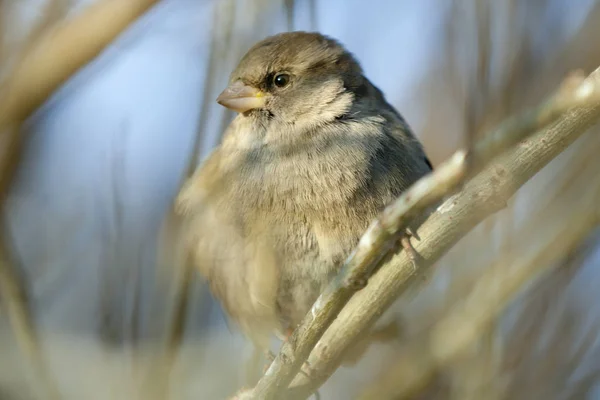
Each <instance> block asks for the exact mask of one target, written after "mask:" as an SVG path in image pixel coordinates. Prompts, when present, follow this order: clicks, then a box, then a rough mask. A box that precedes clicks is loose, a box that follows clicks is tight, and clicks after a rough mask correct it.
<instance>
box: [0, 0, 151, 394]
mask: <svg viewBox="0 0 600 400" xmlns="http://www.w3.org/2000/svg"><path fill="white" fill-rule="evenodd" d="M156 2H157V0H131V1H127V2H124V1H122V0H104V1H100V2H98V3H96V4H93V5H91V6H89V7H88V9H87V10H84V12H82V13H81V14H80V15H79V16H77V17H75V18H73V19H72V20H69V21H63V22H62V23H60V24H58V23H57V20H58V19H59V18H60V17H62V16H63V15H64V14H65V12H66V8H67V7H68V5H69V3H68V2H66V1H65V0H54V1H51V2H50V3H48V5H47V6H46V8H45V10H44V11H45V13H44V15H43V17H42V19H41V20H40V21H39V22H38V24H37V25H36V26H35V27H34V28H33V29H32V30H31V32H30V33H29V34H28V35H27V38H26V41H25V45H24V51H23V53H22V54H21V55H19V56H18V59H17V62H16V63H15V65H14V66H13V68H11V69H10V71H8V73H7V74H6V75H4V74H3V76H5V78H4V79H3V80H2V82H0V144H1V145H0V150H1V154H0V204H4V200H5V197H6V194H7V191H8V189H9V187H10V184H11V182H12V177H13V175H14V172H15V170H16V168H17V165H18V161H19V158H20V149H21V143H22V138H21V124H22V123H23V122H24V121H25V120H26V118H27V117H29V116H30V115H31V114H32V113H33V112H34V111H35V110H36V109H37V108H38V107H39V106H40V105H42V103H43V102H44V101H46V99H47V98H48V97H49V96H50V95H51V94H52V93H53V92H54V91H55V90H56V89H57V88H58V87H60V85H62V84H63V83H64V82H65V81H66V80H67V79H68V78H69V77H70V76H71V75H73V74H74V73H75V72H76V71H77V70H79V69H80V68H81V67H82V66H83V65H85V64H87V63H88V62H89V61H91V60H92V59H93V58H94V57H95V56H96V55H98V54H99V53H100V52H101V51H102V50H103V49H104V48H105V47H106V46H107V45H108V44H110V43H111V42H112V41H113V40H114V39H115V38H116V37H117V35H119V34H120V33H121V32H122V31H123V30H124V29H125V28H126V27H127V26H128V25H129V24H130V23H131V22H132V21H134V20H135V19H136V18H137V17H139V16H140V15H141V14H142V13H143V12H144V11H146V10H147V9H148V8H149V7H150V6H152V5H153V4H155V3H156ZM0 6H2V10H3V11H4V12H5V11H6V3H5V2H2V3H0ZM4 16H5V14H4V15H3V17H4ZM1 28H5V27H4V26H2V27H1ZM4 33H5V32H4ZM2 39H3V38H2V37H0V42H1V43H0V46H1V47H2V49H1V50H0V57H1V58H0V62H5V61H7V57H8V54H7V51H6V43H5V42H4V40H2ZM0 245H1V246H2V248H1V249H0V250H1V251H0V278H1V279H0V287H1V289H2V290H1V291H0V294H1V295H2V296H3V299H4V301H5V302H6V304H7V305H8V308H9V317H10V321H11V324H12V327H13V329H14V332H15V335H16V337H17V341H18V342H19V344H20V346H21V349H22V350H23V352H24V353H25V354H27V355H28V356H29V359H30V360H31V362H32V364H33V367H34V368H35V369H36V372H37V373H38V376H39V378H40V379H41V380H42V381H43V383H44V385H45V389H46V392H47V393H46V395H47V397H49V398H53V399H56V398H59V396H60V395H59V392H58V389H57V388H56V387H55V385H54V383H53V382H52V380H51V379H50V376H49V375H48V372H47V369H46V368H45V366H44V365H43V357H42V356H41V347H40V344H39V338H38V336H37V332H36V331H35V329H34V326H33V322H32V318H31V316H30V315H29V312H28V308H27V300H26V295H25V293H24V292H23V285H22V284H21V282H20V280H19V277H18V275H17V270H16V268H15V267H14V265H13V263H12V262H11V258H10V253H9V249H8V247H7V244H6V242H5V241H2V243H0Z"/></svg>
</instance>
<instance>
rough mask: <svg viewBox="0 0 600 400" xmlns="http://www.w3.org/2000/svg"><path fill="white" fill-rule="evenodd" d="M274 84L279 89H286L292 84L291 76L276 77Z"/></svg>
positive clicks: (280, 75)
mask: <svg viewBox="0 0 600 400" xmlns="http://www.w3.org/2000/svg"><path fill="white" fill-rule="evenodd" d="M273 83H274V84H275V86H277V87H278V88H282V87H285V86H287V85H288V83H290V76H289V75H288V74H279V75H275V77H274V78H273Z"/></svg>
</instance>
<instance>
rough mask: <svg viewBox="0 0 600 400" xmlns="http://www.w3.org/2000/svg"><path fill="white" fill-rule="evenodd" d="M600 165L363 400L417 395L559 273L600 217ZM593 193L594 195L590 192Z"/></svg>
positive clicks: (403, 355)
mask: <svg viewBox="0 0 600 400" xmlns="http://www.w3.org/2000/svg"><path fill="white" fill-rule="evenodd" d="M598 165H599V164H598V163H594V164H592V165H591V166H589V167H588V171H587V174H586V176H583V177H580V178H579V179H577V187H575V188H571V190H570V191H568V192H566V193H565V196H562V197H560V198H558V199H555V201H554V202H553V203H552V204H550V205H549V206H547V207H545V209H544V210H542V211H540V212H538V213H537V214H538V215H537V217H536V218H534V219H533V221H531V222H530V223H529V224H528V225H527V227H526V228H525V229H523V230H522V232H521V233H520V234H519V237H520V238H521V242H522V243H527V245H525V246H523V247H524V249H523V251H518V252H517V251H514V252H513V253H512V254H510V255H508V256H506V257H503V259H501V260H499V261H497V262H495V263H494V265H493V266H491V267H490V268H486V269H485V271H486V272H485V273H484V274H483V276H481V277H480V278H479V279H478V281H477V282H476V283H475V285H474V286H473V289H472V290H471V291H470V293H468V294H466V295H465V298H464V299H463V300H462V301H460V302H459V303H458V304H457V305H455V307H454V309H453V310H452V311H451V312H450V313H449V314H447V315H446V316H445V317H444V318H443V319H442V320H441V321H439V322H437V323H436V324H435V325H434V326H433V327H432V328H431V329H430V330H429V332H428V334H424V335H418V337H417V338H416V339H414V340H412V341H410V342H408V343H407V344H406V345H405V346H403V348H402V350H401V351H400V352H399V354H400V355H399V357H398V359H399V360H401V361H400V362H399V363H397V365H396V366H395V367H392V368H391V369H390V370H389V371H388V372H386V373H385V375H384V376H383V377H382V379H380V380H378V381H377V382H376V384H374V385H372V386H371V387H370V388H368V389H367V390H366V391H365V392H364V393H363V395H362V396H361V397H360V398H361V399H399V398H409V397H410V396H411V395H415V394H416V392H417V391H418V390H420V389H422V388H423V387H424V386H425V385H426V384H427V382H428V381H429V379H430V378H432V377H433V376H435V374H436V372H437V371H438V370H439V369H441V368H442V367H443V366H444V365H445V364H448V363H449V362H450V361H451V360H453V359H454V358H455V357H457V356H458V355H459V354H461V353H462V351H463V350H464V349H466V348H467V347H468V346H469V345H471V344H473V343H476V342H477V340H478V339H479V337H480V334H481V333H482V332H484V331H486V329H487V328H488V327H489V325H490V324H491V323H493V322H494V321H495V320H496V318H497V316H498V315H499V314H500V313H501V312H502V311H503V310H504V309H505V308H506V307H507V306H508V305H509V304H510V303H511V301H513V299H514V298H515V296H516V295H517V294H519V292H520V291H522V289H523V287H525V285H527V284H528V283H529V282H531V281H532V280H533V279H535V278H536V277H538V276H539V275H540V274H542V273H544V272H545V271H546V270H548V269H550V268H552V267H556V266H557V264H556V261H559V260H560V259H561V258H563V257H564V256H565V254H568V253H569V252H570V251H571V250H573V249H574V248H575V247H577V246H578V245H579V244H580V243H581V242H582V241H583V240H585V238H586V237H587V236H588V235H589V233H590V231H591V230H592V229H594V228H595V227H596V226H597V225H598V217H599V216H600V214H599V211H600V208H599V207H598V204H599V203H598V202H599V200H600V179H598V174H597V172H596V171H597V167H598ZM572 186H573V185H572ZM590 187H591V188H593V190H588V189H589V188H590ZM565 204H569V207H568V209H567V212H568V215H566V216H565V218H560V219H558V218H555V216H557V215H564V214H565ZM532 237H537V238H538V239H541V240H542V241H543V244H542V245H541V246H531V244H530V241H529V240H528V239H529V238H532ZM523 253H525V254H523ZM549 364H551V363H549ZM552 365H554V366H555V365H556V364H555V363H553V364H552Z"/></svg>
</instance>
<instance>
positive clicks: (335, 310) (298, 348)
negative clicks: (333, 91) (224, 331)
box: [254, 69, 600, 399]
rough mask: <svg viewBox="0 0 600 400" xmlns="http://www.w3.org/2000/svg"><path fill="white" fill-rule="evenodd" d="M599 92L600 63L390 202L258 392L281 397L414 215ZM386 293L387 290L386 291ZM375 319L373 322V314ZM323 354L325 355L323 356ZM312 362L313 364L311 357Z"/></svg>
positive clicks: (403, 274) (410, 270) (406, 275)
mask: <svg viewBox="0 0 600 400" xmlns="http://www.w3.org/2000/svg"><path fill="white" fill-rule="evenodd" d="M599 94H600V69H599V70H597V71H596V72H594V74H592V75H591V76H590V77H589V78H587V79H585V80H584V79H583V77H581V76H579V75H573V76H572V77H570V78H569V79H567V80H566V81H565V83H564V84H563V85H562V86H561V88H560V90H558V91H557V93H556V94H555V95H554V96H552V97H551V98H550V99H549V100H548V101H546V102H545V103H543V104H542V105H541V106H540V107H538V108H536V109H534V110H532V111H530V112H527V113H524V114H522V115H520V116H518V117H515V118H512V119H509V120H508V121H507V122H506V123H504V124H502V125H501V126H500V127H499V128H498V129H497V130H496V131H494V132H492V133H491V134H489V135H487V136H485V137H484V138H483V140H481V141H479V142H478V143H477V144H475V146H474V147H473V148H472V149H471V150H470V152H468V153H467V152H464V151H459V152H457V153H456V154H455V156H453V157H452V158H451V159H450V160H449V161H447V162H446V163H445V164H443V165H441V166H440V167H439V168H438V169H436V170H435V171H434V172H433V173H432V174H430V175H429V176H426V177H424V178H423V179H421V180H420V181H419V182H417V183H416V184H415V185H413V186H412V187H411V188H410V189H409V190H408V191H407V192H406V193H404V194H403V195H402V196H400V198H399V199H398V200H396V201H395V202H394V203H392V204H391V205H390V206H388V207H387V208H386V209H385V210H384V212H383V213H382V216H381V217H380V218H379V219H378V220H376V221H374V222H373V223H372V224H371V226H370V227H369V228H368V229H367V232H366V233H365V234H364V235H363V237H362V238H361V240H360V242H359V244H358V246H357V247H356V249H355V251H354V252H353V253H352V254H351V256H350V257H349V259H348V260H347V261H346V263H345V264H344V266H343V268H342V270H341V272H340V273H339V274H338V276H337V277H336V278H335V279H334V280H333V281H332V282H331V284H330V285H329V286H328V287H327V288H326V290H325V291H324V293H323V294H321V296H319V298H318V299H317V301H316V302H315V304H314V305H313V307H312V309H311V312H310V313H309V314H308V315H307V316H306V317H305V318H304V319H303V321H302V323H301V324H300V326H299V327H298V328H296V330H295V331H294V333H293V334H292V336H291V337H290V338H289V340H288V341H286V342H284V344H283V345H282V347H281V350H280V353H279V355H278V356H277V357H276V358H275V360H274V361H273V363H272V364H271V366H270V368H269V370H268V371H267V373H266V374H265V375H264V376H263V378H262V379H261V380H260V381H259V383H258V384H257V386H256V387H255V389H254V396H255V397H256V398H260V399H275V398H279V396H280V395H281V393H282V392H283V391H285V390H286V388H287V386H288V384H289V383H290V382H291V380H292V379H293V378H294V376H295V375H296V374H297V373H298V371H299V370H300V367H301V366H302V364H303V363H304V361H305V360H306V359H307V358H308V355H309V354H310V352H311V350H313V348H314V347H315V345H317V342H318V341H319V339H320V338H321V336H322V335H323V333H324V332H325V330H326V329H327V328H328V327H329V325H330V324H331V323H332V322H333V320H334V319H335V318H336V316H337V315H338V314H339V313H340V310H342V309H343V308H344V306H345V305H346V303H348V301H349V300H350V298H351V297H352V295H353V294H354V293H355V292H356V290H358V289H359V288H361V287H364V284H365V283H366V281H367V279H368V278H369V275H370V273H371V272H372V271H373V270H374V269H375V268H376V267H377V266H378V265H379V264H380V263H381V261H382V259H383V256H384V255H385V254H387V253H389V252H390V250H392V249H393V248H394V247H395V246H396V245H397V242H398V238H399V235H401V234H402V233H403V231H404V229H405V228H407V227H408V224H409V223H410V222H411V221H412V220H413V219H414V218H416V217H418V216H419V215H420V214H422V213H423V212H425V211H426V210H427V209H428V208H429V207H431V206H432V205H435V204H436V203H437V202H439V201H440V200H441V199H442V198H443V197H445V196H447V195H449V194H451V193H453V192H455V191H456V190H457V189H459V187H460V185H461V183H462V182H464V180H465V179H466V178H467V177H469V176H471V175H473V174H475V173H477V172H479V171H480V170H481V169H482V168H483V167H484V166H485V165H486V164H487V163H488V162H489V161H490V160H491V159H493V158H494V157H496V156H497V155H499V154H501V153H502V152H504V151H505V150H506V149H508V148H510V147H512V146H513V145H515V144H516V143H518V142H519V141H521V140H522V139H523V138H525V137H527V136H528V135H530V134H532V133H534V132H536V131H537V130H538V129H541V128H543V127H545V126H546V125H548V124H550V123H552V122H553V121H555V120H557V119H558V118H559V117H561V116H563V115H564V113H565V112H566V111H567V110H569V109H570V108H572V107H574V106H576V105H581V104H590V103H592V104H596V103H597V102H598V100H599V99H600V97H599ZM457 239H458V238H456V240H457ZM441 254H443V251H440V252H439V254H438V255H437V256H438V257H439V256H441ZM432 262H433V260H427V264H429V265H430V263H432ZM415 272H416V271H414V267H413V266H412V264H411V265H410V266H408V267H407V268H406V269H404V266H403V268H402V269H401V270H399V271H395V274H397V275H400V276H401V277H402V278H403V280H404V281H406V280H408V278H410V277H411V276H412V275H414V274H415ZM390 279H393V280H394V281H397V279H396V278H391V277H390ZM384 293H386V295H385V296H386V297H388V298H389V299H391V298H393V297H394V292H393V291H392V290H388V291H383V290H382V291H381V293H379V294H380V295H383V294H384ZM383 298H384V296H382V299H383ZM375 303H377V302H375ZM379 303H380V302H379ZM378 307H381V304H378ZM370 312H372V313H373V316H371V318H376V315H378V314H380V313H381V312H382V310H381V308H378V309H371V310H368V311H367V309H366V308H363V309H362V310H361V312H360V313H359V314H363V315H364V314H366V313H370ZM338 321H339V318H338ZM370 321H371V322H373V320H370ZM365 328H366V326H365ZM361 332H362V329H361ZM358 333H359V332H358V331H355V332H353V335H346V338H344V339H343V340H341V341H340V343H344V344H343V345H340V346H338V347H337V349H336V351H337V350H339V351H340V354H337V355H338V356H341V350H342V349H345V348H346V347H347V346H346V345H348V344H349V343H350V342H349V338H352V339H354V337H355V335H354V334H358ZM352 339H350V340H352ZM336 344H337V343H336ZM329 350H331V348H329ZM327 358H329V357H327ZM323 360H324V359H320V361H323ZM337 361H339V359H337V358H335V361H334V362H332V359H328V362H326V363H325V364H326V365H327V368H331V370H328V371H327V372H326V376H328V375H329V374H330V373H332V372H333V370H335V368H336V367H337ZM310 365H311V366H313V365H314V364H313V363H312V362H311V363H310ZM319 378H321V377H319ZM316 381H318V382H319V385H320V383H322V381H321V379H318V380H314V382H316ZM317 387H318V386H313V387H312V388H311V390H310V392H308V393H307V392H305V393H303V394H304V395H306V394H309V393H312V392H313V391H314V390H315V389H317Z"/></svg>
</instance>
